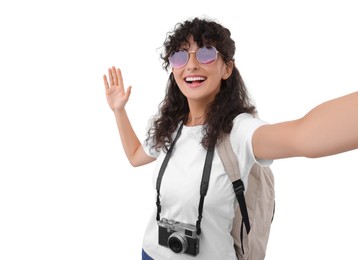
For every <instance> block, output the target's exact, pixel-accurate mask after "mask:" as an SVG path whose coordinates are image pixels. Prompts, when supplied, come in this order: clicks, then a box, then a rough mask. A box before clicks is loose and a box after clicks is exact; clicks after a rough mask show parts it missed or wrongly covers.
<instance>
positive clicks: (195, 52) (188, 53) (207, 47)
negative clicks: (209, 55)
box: [169, 45, 223, 69]
mask: <svg viewBox="0 0 358 260" xmlns="http://www.w3.org/2000/svg"><path fill="white" fill-rule="evenodd" d="M203 48H206V49H214V50H215V52H216V56H215V59H214V60H213V61H212V62H210V63H201V62H200V61H199V60H198V57H197V56H196V54H197V52H198V51H199V50H200V49H203ZM179 51H182V52H186V53H187V59H186V62H185V63H184V65H183V66H180V67H174V66H173V65H172V63H171V62H170V58H171V57H172V56H173V55H174V54H175V53H177V52H179ZM192 53H194V54H195V59H196V61H197V62H198V63H200V64H203V65H207V64H213V63H214V62H215V61H216V60H217V59H218V54H220V55H221V56H223V55H222V54H221V53H220V52H219V51H218V50H217V49H216V48H215V47H214V46H211V45H205V46H203V47H200V48H198V49H197V50H196V51H187V50H184V49H181V50H177V51H173V52H172V54H170V56H169V63H170V66H171V67H172V68H175V69H181V68H183V67H184V66H185V65H186V64H188V62H189V60H190V54H192Z"/></svg>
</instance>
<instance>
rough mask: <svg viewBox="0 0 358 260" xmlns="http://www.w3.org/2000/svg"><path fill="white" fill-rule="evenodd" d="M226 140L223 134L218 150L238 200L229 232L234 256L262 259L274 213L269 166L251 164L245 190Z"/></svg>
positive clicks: (227, 138)
mask: <svg viewBox="0 0 358 260" xmlns="http://www.w3.org/2000/svg"><path fill="white" fill-rule="evenodd" d="M229 137H230V136H229V135H225V136H224V138H223V139H222V141H221V142H220V143H219V144H218V146H217V148H218V153H219V156H220V158H221V161H222V163H223V164H224V168H225V171H226V172H227V174H228V175H229V178H230V180H231V182H232V183H233V187H234V191H235V194H236V198H237V200H238V207H237V209H236V212H235V218H234V223H233V228H232V232H231V235H232V236H233V238H234V247H235V251H236V255H237V258H238V259H239V260H263V259H264V258H265V255H266V247H267V242H268V238H269V234H270V227H271V222H272V220H273V216H274V212H275V188H274V177H273V174H272V171H271V169H270V168H269V167H262V166H261V165H259V164H257V163H254V165H253V167H252V168H251V170H250V173H249V176H248V185H247V187H244V184H243V182H242V180H241V175H240V171H239V162H238V159H237V157H236V154H235V153H234V151H233V149H232V147H231V143H230V138H229ZM244 191H245V192H244ZM244 229H245V230H244Z"/></svg>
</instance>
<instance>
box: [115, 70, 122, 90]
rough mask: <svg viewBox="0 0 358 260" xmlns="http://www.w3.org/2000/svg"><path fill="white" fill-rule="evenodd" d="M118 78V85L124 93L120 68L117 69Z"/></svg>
mask: <svg viewBox="0 0 358 260" xmlns="http://www.w3.org/2000/svg"><path fill="white" fill-rule="evenodd" d="M116 76H117V83H118V86H119V88H120V90H121V91H124V86H123V78H122V72H121V70H120V69H119V68H118V69H117V73H116Z"/></svg>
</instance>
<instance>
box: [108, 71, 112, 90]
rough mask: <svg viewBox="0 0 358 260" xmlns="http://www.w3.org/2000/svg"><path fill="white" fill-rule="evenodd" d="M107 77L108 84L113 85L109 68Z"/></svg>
mask: <svg viewBox="0 0 358 260" xmlns="http://www.w3.org/2000/svg"><path fill="white" fill-rule="evenodd" d="M108 77H109V84H110V86H113V76H112V70H111V69H108Z"/></svg>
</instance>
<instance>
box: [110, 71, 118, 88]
mask: <svg viewBox="0 0 358 260" xmlns="http://www.w3.org/2000/svg"><path fill="white" fill-rule="evenodd" d="M111 74H112V78H113V84H114V86H117V85H118V77H117V72H116V67H114V66H112V70H111Z"/></svg>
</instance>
